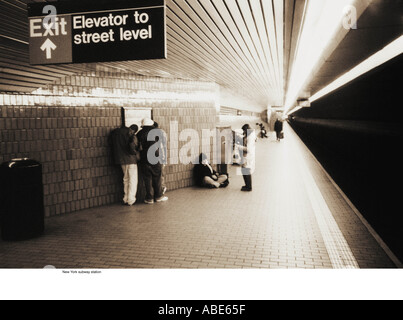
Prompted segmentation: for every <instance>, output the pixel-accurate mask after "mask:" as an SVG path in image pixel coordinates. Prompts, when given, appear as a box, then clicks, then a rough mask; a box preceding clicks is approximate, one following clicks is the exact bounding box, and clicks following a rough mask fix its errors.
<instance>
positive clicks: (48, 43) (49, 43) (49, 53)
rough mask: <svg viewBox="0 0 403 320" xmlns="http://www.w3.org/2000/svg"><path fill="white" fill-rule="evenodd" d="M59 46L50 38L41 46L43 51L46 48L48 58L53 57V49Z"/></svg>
mask: <svg viewBox="0 0 403 320" xmlns="http://www.w3.org/2000/svg"><path fill="white" fill-rule="evenodd" d="M56 48H57V46H56V45H55V44H54V43H53V42H52V40H50V39H46V41H45V42H44V44H43V45H42V47H41V50H42V51H45V50H46V59H48V60H49V59H52V50H56Z"/></svg>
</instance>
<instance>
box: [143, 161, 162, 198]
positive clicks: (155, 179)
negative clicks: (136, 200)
mask: <svg viewBox="0 0 403 320" xmlns="http://www.w3.org/2000/svg"><path fill="white" fill-rule="evenodd" d="M141 170H142V173H143V177H144V185H145V188H146V200H148V201H151V200H154V199H159V198H161V197H162V165H161V164H156V165H150V164H142V165H141Z"/></svg>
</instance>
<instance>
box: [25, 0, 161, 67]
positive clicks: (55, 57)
mask: <svg viewBox="0 0 403 320" xmlns="http://www.w3.org/2000/svg"><path fill="white" fill-rule="evenodd" d="M28 16H29V39H30V40H29V48H30V63H31V64H32V65H47V64H61V63H90V62H109V61H127V60H146V59H166V57H167V49H166V5H165V0H124V1H123V0H98V1H89V0H82V1H59V2H41V3H31V4H29V5H28Z"/></svg>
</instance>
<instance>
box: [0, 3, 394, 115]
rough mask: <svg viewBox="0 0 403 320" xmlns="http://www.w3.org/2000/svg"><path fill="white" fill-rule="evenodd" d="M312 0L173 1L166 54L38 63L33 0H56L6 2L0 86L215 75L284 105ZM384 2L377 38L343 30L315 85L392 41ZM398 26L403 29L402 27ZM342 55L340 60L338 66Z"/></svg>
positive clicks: (1, 10) (265, 102)
mask: <svg viewBox="0 0 403 320" xmlns="http://www.w3.org/2000/svg"><path fill="white" fill-rule="evenodd" d="M309 1H317V0H166V4H167V43H168V59H166V60H147V61H125V62H113V63H93V64H82V65H57V66H31V65H29V62H28V61H29V51H28V18H27V3H30V2H51V1H43V0H36V1H30V0H0V92H5V91H6V92H33V91H35V90H36V89H38V88H41V87H44V86H46V85H47V84H50V83H52V82H54V81H55V80H57V79H59V78H62V77H65V76H68V75H73V74H82V73H85V72H91V71H113V70H119V72H122V71H123V72H128V73H136V74H141V75H148V76H157V77H170V78H179V79H197V80H205V81H213V82H216V83H217V84H219V85H220V86H221V87H223V88H225V89H226V90H230V91H231V92H234V93H237V94H238V95H241V96H243V97H246V98H247V99H248V100H249V101H253V103H254V105H257V106H259V108H261V110H264V109H266V108H267V107H268V106H270V105H271V106H283V105H284V100H285V96H286V91H287V86H288V83H289V79H290V76H291V70H292V68H293V62H294V61H295V55H296V52H298V50H297V49H298V46H299V43H298V42H299V37H300V34H301V30H302V29H303V27H304V23H305V21H304V13H305V9H306V6H307V4H308V3H309ZM321 1H322V0H321ZM327 1H337V0H327ZM357 1H362V2H365V6H364V8H363V9H362V11H363V12H364V11H365V10H366V7H367V6H368V5H369V6H370V8H371V7H373V8H376V5H378V6H380V3H385V2H386V3H389V4H391V3H393V4H395V7H396V6H397V4H398V3H401V1H400V0H373V1H371V0H357ZM373 4H375V6H373ZM382 8H383V6H381V7H380V8H378V10H375V11H369V13H370V14H369V15H368V14H367V15H364V17H365V20H364V21H365V23H363V24H362V25H363V28H366V29H367V28H368V24H371V21H377V27H378V28H382V30H384V31H383V32H382V33H379V32H378V33H377V34H376V35H374V37H376V39H377V41H369V40H368V44H366V45H364V46H363V45H362V43H360V40H359V39H358V40H357V41H358V42H356V43H352V41H354V39H356V38H354V35H353V34H352V35H351V37H352V38H351V39H350V40H349V38H346V40H345V41H344V42H342V40H343V38H344V37H345V36H346V33H348V34H350V33H351V32H346V31H344V35H343V37H342V38H341V39H338V41H337V45H338V44H339V43H340V42H342V45H341V46H340V47H339V48H338V47H337V46H334V47H333V49H332V50H331V52H330V53H329V57H330V59H328V60H324V61H323V63H322V64H321V65H320V66H319V67H318V68H317V75H318V76H316V74H313V75H312V77H311V79H310V82H309V85H310V86H309V85H308V87H309V88H310V89H312V90H316V89H318V88H321V87H323V86H325V85H326V84H327V83H329V82H330V81H332V80H334V79H335V78H336V77H337V75H339V74H341V73H343V72H344V71H347V70H348V68H351V65H354V64H355V63H356V61H357V60H360V59H361V58H363V57H364V56H366V55H367V54H368V53H369V52H372V51H373V49H374V48H373V47H372V45H373V44H374V45H376V46H377V47H379V46H380V45H382V43H385V40H382V39H389V38H390V37H392V36H385V33H387V34H389V33H388V30H387V28H386V29H383V28H384V26H385V25H387V21H385V18H386V17H385V15H382V12H380V10H383V9H382ZM368 10H369V9H368ZM368 10H367V11H368ZM395 10H396V8H395ZM390 11H391V10H388V12H390ZM392 11H393V10H392ZM400 12H401V11H400ZM395 15H396V14H395ZM374 16H375V17H374ZM377 19H378V20H377ZM398 25H400V26H401V21H399V24H398ZM359 26H360V23H359ZM340 29H341V28H340ZM393 32H394V33H396V28H395V29H394V30H393ZM371 40H372V39H371ZM346 41H347V42H346ZM345 45H349V46H351V50H349V51H348V52H347V50H346V49H345ZM351 52H357V54H355V55H354V54H353V55H352V54H351ZM331 54H332V55H331ZM336 60H337V61H340V63H338V64H334V62H335V61H336ZM329 62H332V63H331V64H329ZM341 62H343V63H341ZM330 66H331V67H332V68H333V69H331V70H330V69H329V67H330ZM311 84H312V85H311ZM313 93H314V92H312V94H313Z"/></svg>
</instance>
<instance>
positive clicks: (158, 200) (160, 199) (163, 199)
mask: <svg viewBox="0 0 403 320" xmlns="http://www.w3.org/2000/svg"><path fill="white" fill-rule="evenodd" d="M166 201H168V197H162V198H159V199H157V202H158V203H160V202H166Z"/></svg>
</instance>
